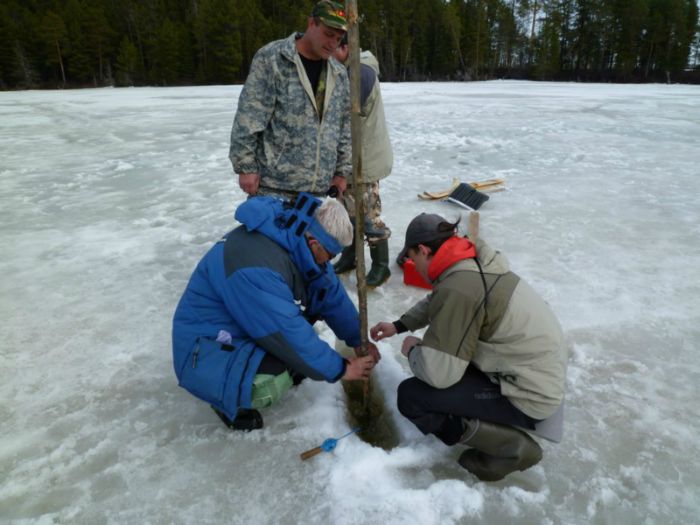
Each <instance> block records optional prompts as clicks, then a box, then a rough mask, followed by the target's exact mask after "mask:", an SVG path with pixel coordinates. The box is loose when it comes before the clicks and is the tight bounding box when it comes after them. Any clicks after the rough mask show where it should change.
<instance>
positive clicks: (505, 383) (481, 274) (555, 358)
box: [371, 213, 567, 481]
mask: <svg viewBox="0 0 700 525" xmlns="http://www.w3.org/2000/svg"><path fill="white" fill-rule="evenodd" d="M455 228H456V224H453V223H449V222H447V221H445V219H443V218H442V217H440V216H439V215H435V214H426V213H423V214H421V215H419V216H417V217H416V218H414V219H413V220H412V221H411V223H410V224H409V226H408V229H407V230H406V242H405V247H404V250H403V251H404V252H406V255H408V257H409V258H410V259H411V260H412V261H413V262H414V264H415V267H416V270H417V271H418V273H419V274H420V275H421V276H422V277H423V278H424V279H426V280H427V281H429V282H431V283H432V284H433V291H432V293H431V294H430V295H428V296H427V297H426V298H425V299H424V300H422V301H420V302H419V303H418V304H416V305H415V306H414V307H413V308H411V309H410V310H409V311H408V312H406V313H405V314H404V315H403V316H401V318H400V319H399V320H398V321H395V322H394V323H388V322H381V323H379V324H377V325H376V326H374V327H373V328H372V329H371V334H372V337H373V338H374V339H375V340H379V339H383V338H385V337H390V336H392V335H394V334H397V333H401V332H405V331H407V330H411V331H415V330H419V329H421V328H423V327H425V326H427V327H428V329H427V331H426V332H425V335H424V336H423V338H422V339H419V338H417V337H414V336H408V337H406V338H405V339H404V341H403V345H402V349H401V352H402V354H403V355H404V356H406V357H407V358H408V363H409V366H410V367H411V371H412V372H413V374H414V376H415V377H412V378H410V379H407V380H405V381H404V382H403V383H401V384H400V385H399V389H398V405H399V411H400V412H401V413H402V414H403V415H404V416H405V417H407V418H408V419H410V420H411V421H412V422H413V423H414V424H415V425H416V426H417V427H418V428H419V429H420V430H421V431H422V432H423V433H424V434H428V433H430V434H434V435H435V436H436V437H438V438H439V439H440V440H442V441H443V442H444V443H445V444H446V445H455V444H457V443H462V444H465V445H468V446H470V447H472V449H470V450H467V451H465V452H464V453H463V454H462V455H461V456H460V458H459V463H460V464H461V465H462V466H463V467H464V468H466V469H467V470H469V471H470V472H472V473H473V474H475V475H476V476H477V477H478V478H479V479H482V480H485V481H496V480H499V479H501V478H503V477H504V476H506V475H507V474H509V473H511V472H514V471H516V470H525V469H527V468H529V467H531V466H532V465H534V464H536V463H538V462H539V461H540V459H541V458H542V449H541V448H540V446H539V445H538V444H537V442H536V441H535V440H533V439H532V437H530V436H529V434H528V433H526V432H523V431H522V430H521V429H525V430H527V431H528V432H533V433H537V428H538V425H540V424H541V423H543V421H544V420H547V419H548V418H550V417H552V416H554V415H555V414H557V413H558V411H559V409H560V406H561V404H562V401H563V398H564V384H565V380H566V361H567V353H566V347H565V345H564V337H563V334H562V331H561V327H560V326H559V322H558V321H557V319H556V317H555V315H554V313H553V312H552V310H551V309H550V308H549V306H548V305H547V303H545V301H544V300H543V299H542V298H541V297H540V296H539V295H538V294H537V292H535V290H534V289H533V288H532V287H531V286H529V285H528V284H527V283H526V282H525V281H524V280H522V279H521V278H520V277H519V276H518V275H516V274H515V273H513V272H511V271H510V269H509V267H508V261H507V259H506V258H505V256H503V255H502V254H501V253H500V252H498V251H496V250H494V249H492V248H491V247H490V246H489V245H488V244H486V243H485V242H484V241H483V240H481V239H478V240H476V244H474V243H472V242H471V241H470V240H469V239H467V238H466V237H459V236H457V235H455ZM402 254H403V252H402ZM516 427H517V428H516Z"/></svg>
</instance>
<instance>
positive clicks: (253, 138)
mask: <svg viewBox="0 0 700 525" xmlns="http://www.w3.org/2000/svg"><path fill="white" fill-rule="evenodd" d="M346 31H347V16H346V14H345V11H344V8H343V5H342V4H340V3H338V2H332V1H330V0H322V1H321V2H318V3H317V4H316V5H315V6H314V8H313V10H312V11H311V14H310V16H309V18H308V20H307V26H306V31H305V32H304V33H303V34H300V33H294V34H292V35H290V36H289V37H288V38H286V39H283V40H277V41H275V42H271V43H269V44H267V45H266V46H264V47H262V48H261V49H259V50H258V52H257V53H256V54H255V57H253V62H252V64H251V66H250V71H249V73H248V78H247V79H246V83H245V86H244V87H243V90H242V91H241V95H240V97H239V99H238V109H237V111H236V116H235V118H234V121H233V128H232V130H231V147H230V150H229V158H230V159H231V163H232V165H233V170H234V171H235V172H236V173H237V174H238V184H239V186H240V188H241V189H242V190H243V191H244V192H245V193H247V194H248V195H250V196H253V195H272V196H277V197H283V198H288V199H290V200H294V198H296V196H297V195H298V193H299V192H302V191H303V192H308V193H311V194H313V195H315V196H321V195H323V194H325V193H326V192H327V191H328V189H329V187H330V186H331V185H333V186H336V187H337V188H338V189H339V190H340V191H341V192H342V191H344V190H345V187H346V182H345V177H347V176H349V175H351V174H352V145H351V142H350V94H349V93H350V88H349V84H348V76H347V73H346V71H345V68H344V67H343V66H342V65H341V64H339V63H338V62H336V61H335V60H329V58H330V57H331V55H332V54H333V52H334V51H335V50H336V48H337V47H338V43H339V42H340V39H341V38H342V37H343V36H344V35H345V32H346Z"/></svg>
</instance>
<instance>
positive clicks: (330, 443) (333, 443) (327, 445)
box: [321, 427, 360, 452]
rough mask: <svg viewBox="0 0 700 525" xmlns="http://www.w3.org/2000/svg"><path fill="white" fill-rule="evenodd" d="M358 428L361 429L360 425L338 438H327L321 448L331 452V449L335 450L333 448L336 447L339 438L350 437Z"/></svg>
mask: <svg viewBox="0 0 700 525" xmlns="http://www.w3.org/2000/svg"><path fill="white" fill-rule="evenodd" d="M358 430H360V427H355V428H353V429H352V430H351V431H350V432H348V433H347V434H345V435H343V436H340V437H339V438H338V439H335V438H328V439H327V440H325V441H324V442H323V444H322V445H321V450H324V451H326V452H330V451H331V450H333V449H334V448H335V447H336V445H337V444H338V440H339V439H343V438H344V437H348V436H349V435H350V434H354V433H355V432H357V431H358Z"/></svg>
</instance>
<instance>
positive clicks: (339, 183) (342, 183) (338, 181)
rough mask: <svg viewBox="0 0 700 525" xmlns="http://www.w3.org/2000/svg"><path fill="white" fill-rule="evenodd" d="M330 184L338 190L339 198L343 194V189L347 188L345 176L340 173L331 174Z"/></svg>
mask: <svg viewBox="0 0 700 525" xmlns="http://www.w3.org/2000/svg"><path fill="white" fill-rule="evenodd" d="M331 186H335V187H336V188H338V191H339V192H340V195H338V198H341V197H342V196H343V193H345V190H347V189H348V181H347V180H345V177H341V176H340V175H333V178H332V179H331Z"/></svg>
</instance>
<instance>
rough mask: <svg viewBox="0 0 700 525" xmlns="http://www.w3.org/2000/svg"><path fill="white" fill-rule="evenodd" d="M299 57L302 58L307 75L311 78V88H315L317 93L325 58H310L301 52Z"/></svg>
mask: <svg viewBox="0 0 700 525" xmlns="http://www.w3.org/2000/svg"><path fill="white" fill-rule="evenodd" d="M299 57H300V58H301V63H302V64H304V69H305V70H306V76H307V77H308V78H309V82H310V83H311V89H313V91H314V95H315V94H316V88H318V79H319V78H321V71H322V70H323V62H324V60H310V59H308V58H306V57H305V56H304V55H302V54H301V53H299Z"/></svg>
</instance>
